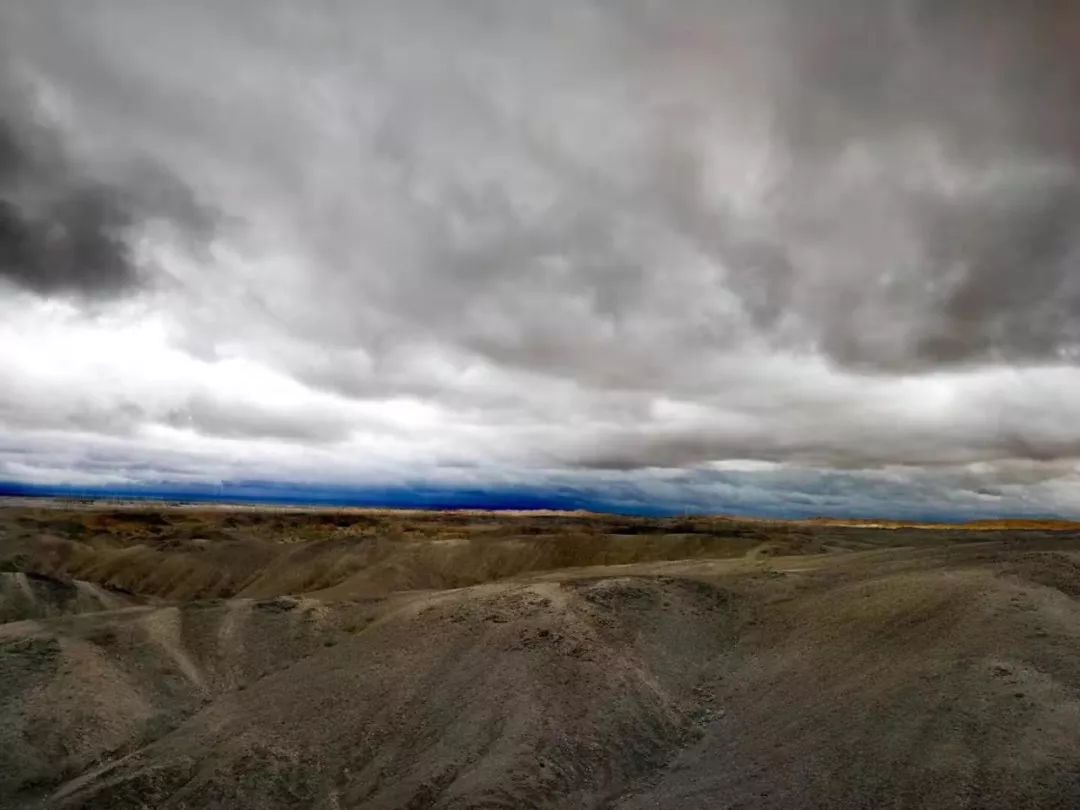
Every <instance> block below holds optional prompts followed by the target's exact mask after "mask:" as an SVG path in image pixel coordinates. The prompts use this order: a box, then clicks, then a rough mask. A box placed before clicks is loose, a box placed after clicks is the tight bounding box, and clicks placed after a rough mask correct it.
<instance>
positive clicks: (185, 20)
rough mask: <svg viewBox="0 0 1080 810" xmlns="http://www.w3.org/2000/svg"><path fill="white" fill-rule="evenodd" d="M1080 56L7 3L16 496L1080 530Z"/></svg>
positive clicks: (2, 61)
mask: <svg viewBox="0 0 1080 810" xmlns="http://www.w3.org/2000/svg"><path fill="white" fill-rule="evenodd" d="M1078 50H1080V8H1078V7H1077V6H1076V4H1075V3H1071V2H1065V1H1064V0H1062V1H1061V2H1058V0H1046V2H1041V3H1032V4H1018V3H1014V2H1005V0H1000V1H999V0H989V2H977V1H976V0H951V2H947V3H941V2H930V0H883V1H882V2H877V3H866V2H858V0H810V1H809V2H796V1H795V0H767V1H766V2H761V1H760V0H755V1H754V2H751V0H725V1H724V2H697V0H681V1H680V2H671V3H663V4H658V3H653V2H648V1H647V0H627V2H620V3H612V2H603V1H602V0H593V1H592V2H585V3H581V2H569V0H566V2H562V1H561V0H557V1H556V2H552V3H545V4H542V5H538V4H533V3H525V2H510V3H506V2H488V1H487V0H475V1H474V2H468V3H459V4H453V5H448V4H445V3H437V2H433V1H432V2H427V1H426V0H425V1H421V2H413V3H407V4H402V3H397V2H372V3H364V4H349V3H338V2H330V0H326V1H325V2H315V3H309V4H305V5H303V6H298V5H296V4H293V3H287V2H284V0H267V1H265V2H253V0H233V1H232V2H229V3H210V2H190V3H184V4H174V3H166V2H147V3H141V4H139V5H138V6H137V7H132V6H131V5H130V4H125V3H121V2H116V1H114V0H87V1H86V2H83V3H80V4H78V5H75V4H30V3H10V4H5V6H4V7H3V8H2V9H0V65H2V66H3V71H4V73H5V75H4V76H3V77H2V80H0V87H3V88H5V89H4V90H3V91H2V92H0V280H2V281H5V282H7V286H6V287H3V288H0V289H3V290H6V292H3V293H0V294H2V295H4V296H5V297H4V299H3V300H2V301H0V306H2V308H3V313H2V318H0V339H2V341H3V342H0V374H2V375H3V378H4V379H5V380H6V381H7V383H8V384H7V385H6V386H4V388H3V390H2V391H0V431H3V432H4V437H5V445H4V446H5V447H6V448H7V450H6V452H7V454H8V455H7V456H4V457H3V458H6V459H8V460H7V461H2V460H0V465H4V464H6V465H7V466H6V467H4V466H0V478H4V477H8V478H14V479H20V480H21V479H26V478H34V476H35V473H34V472H33V471H34V469H36V467H35V464H37V465H38V466H40V469H41V470H50V471H51V472H48V473H47V474H46V473H45V472H42V473H41V475H42V476H43V477H45V478H50V479H51V478H55V477H57V476H58V475H60V476H61V477H62V473H60V472H57V470H61V471H62V470H63V469H64V465H63V464H58V462H57V461H56V458H55V452H54V450H51V449H50V450H46V449H44V448H54V447H55V445H54V444H53V442H54V441H56V440H57V439H58V437H64V438H66V440H67V441H69V442H71V443H72V445H73V446H74V447H85V448H88V450H87V452H90V451H89V448H98V449H97V450H94V452H95V453H97V452H99V451H100V448H101V447H103V446H107V447H108V448H109V450H108V452H109V454H110V455H109V457H110V458H116V459H118V461H117V462H116V465H115V466H114V467H111V468H110V469H111V470H113V471H112V472H110V473H109V474H108V477H110V480H111V478H115V477H116V476H118V475H119V476H120V477H121V478H122V477H124V476H127V477H128V478H130V479H131V480H134V481H141V480H154V476H155V475H157V476H158V478H159V479H160V480H167V479H173V478H176V477H177V476H180V477H184V478H185V480H186V479H187V478H188V477H192V476H194V477H198V476H199V475H204V476H205V477H206V478H207V479H208V480H218V479H221V478H245V479H250V478H258V477H263V478H266V479H268V480H269V479H275V480H286V479H288V480H297V479H302V480H309V479H310V480H313V481H325V482H327V483H328V484H330V483H333V484H335V485H349V484H350V483H354V482H360V481H365V482H372V481H376V482H377V481H385V480H390V479H393V480H424V481H441V480H446V481H450V482H459V483H461V482H466V483H468V482H472V483H476V482H480V483H485V482H486V483H491V482H499V481H513V482H514V484H515V486H517V485H526V484H528V483H529V482H532V483H533V484H535V486H537V487H539V488H543V487H545V486H558V487H574V486H580V487H582V488H589V487H600V488H601V489H602V488H604V487H607V489H608V491H610V492H615V491H616V490H617V491H620V492H625V491H630V490H632V491H633V492H634V493H636V494H633V495H632V496H630V495H628V496H627V497H628V498H631V500H633V499H635V498H636V499H639V500H648V499H650V498H653V499H660V500H662V501H663V502H665V503H671V504H678V503H681V502H683V501H685V502H686V503H688V504H692V505H693V506H694V508H702V509H708V508H715V509H720V510H723V509H738V508H751V509H752V508H755V504H758V505H761V504H764V503H766V502H767V503H769V504H770V507H769V508H771V509H779V510H781V511H782V503H783V500H782V495H781V494H780V493H782V489H783V487H784V486H790V487H792V492H791V504H792V509H795V510H796V511H803V510H811V509H812V508H813V505H814V504H820V505H821V507H822V509H828V510H832V511H837V510H838V511H844V510H845V509H849V511H851V510H854V511H859V512H860V513H867V512H872V511H873V510H874V508H875V505H877V506H880V508H881V509H882V510H884V511H885V512H893V513H895V512H898V511H903V510H905V509H908V507H907V506H904V504H905V503H907V504H909V505H910V504H915V503H918V504H919V506H918V507H915V506H911V509H916V508H917V509H923V510H924V511H927V512H929V511H934V512H935V514H938V513H939V512H941V511H942V510H937V511H935V510H933V509H931V506H930V505H928V500H927V498H928V497H929V494H930V493H934V492H938V493H939V495H940V498H941V501H942V503H944V504H946V506H945V507H943V511H945V512H947V511H948V510H949V509H950V508H954V507H953V506H949V504H954V506H955V509H956V511H958V512H965V510H966V512H976V511H980V510H986V509H990V510H998V511H1002V512H1009V511H1011V512H1017V513H1024V514H1028V513H1033V512H1039V511H1040V510H1042V511H1047V512H1070V513H1073V512H1078V511H1080V498H1078V497H1077V496H1075V495H1069V494H1068V493H1069V491H1070V486H1071V482H1076V481H1077V479H1078V478H1080V468H1078V466H1077V464H1078V462H1077V458H1078V456H1080V428H1078V427H1077V423H1076V420H1075V418H1074V416H1073V412H1074V410H1075V403H1076V402H1077V401H1078V400H1077V397H1080V371H1078V370H1077V368H1076V363H1077V359H1078V357H1080V272H1077V263H1078V260H1080V229H1078V228H1077V223H1078V215H1080V118H1078V113H1077V112H1076V111H1077V110H1080V62H1078V61H1077V60H1076V58H1075V54H1076V53H1077V52H1078ZM155 459H160V465H159V466H158V467H155ZM67 464H68V466H69V467H71V469H72V470H76V469H77V470H78V474H79V475H80V476H83V477H85V475H86V474H87V470H88V469H90V467H88V466H87V464H89V462H88V461H83V462H80V461H78V459H77V458H75V459H73V460H70V461H69V462H68V463H67ZM94 464H95V465H96V466H93V469H95V470H100V469H101V467H100V465H99V464H97V462H95V463H94ZM155 469H157V470H158V472H157V473H154V472H153V471H154V470H155ZM4 470H7V472H6V473H5V472H4ZM115 470H124V471H125V472H123V473H117V472H115ZM1033 470H1034V471H1036V473H1037V474H1036V473H1033V472H1032V471H1033ZM200 471H202V472H200ZM74 474H75V473H74V472H73V473H72V475H74ZM103 474H104V473H103ZM718 476H719V477H718ZM733 476H734V477H733ZM740 476H741V477H740ZM1033 476H1034V477H1033ZM736 479H738V481H736ZM838 481H842V482H843V484H844V486H843V487H840V488H838V489H837V490H836V491H835V492H831V491H827V490H828V487H827V486H826V483H825V482H833V483H835V482H838ZM575 482H576V483H575ZM770 482H771V483H770ZM815 482H818V483H815ZM860 482H861V485H862V486H863V489H862V490H859V486H860ZM980 482H981V483H980ZM736 483H738V486H736ZM837 486H838V487H839V485H837ZM890 486H893V487H895V488H896V490H895V492H896V493H897V494H896V496H895V498H891V497H890V495H889V494H888V493H889V490H888V487H890ZM628 487H629V488H630V489H629V490H627V488H628ZM796 490H797V491H798V492H801V493H802V494H801V495H799V494H797V492H796ZM590 491H592V490H590ZM680 493H681V494H680ZM710 493H712V494H711V495H710ZM830 493H831V494H830ZM954 495H955V496H956V499H955V500H954V498H953V496H954ZM710 498H713V500H712V501H710ZM778 498H779V500H777V499H778ZM815 498H816V499H817V500H814V499H815ZM755 499H756V500H755ZM806 499H809V501H808V502H806V503H804V500H806ZM800 504H801V505H800ZM845 504H847V506H845ZM909 511H910V510H909Z"/></svg>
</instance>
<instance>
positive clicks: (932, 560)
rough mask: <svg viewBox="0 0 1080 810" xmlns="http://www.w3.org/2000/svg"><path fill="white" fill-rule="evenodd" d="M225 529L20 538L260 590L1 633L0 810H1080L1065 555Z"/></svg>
mask: <svg viewBox="0 0 1080 810" xmlns="http://www.w3.org/2000/svg"><path fill="white" fill-rule="evenodd" d="M218 514H219V516H220V517H219V518H217V522H216V523H213V524H211V523H208V522H207V520H206V519H205V518H203V517H199V518H198V519H197V520H196V519H194V518H192V517H191V516H183V515H181V516H180V517H178V516H177V515H174V514H171V513H165V515H164V518H163V520H162V521H155V520H149V519H147V520H141V521H140V520H136V521H126V522H124V523H123V525H124V527H125V528H124V529H123V530H122V531H121V530H116V531H115V532H112V531H110V529H111V528H112V527H113V524H112V523H111V522H104V523H98V524H96V528H94V529H93V530H92V531H87V532H86V533H85V534H84V535H81V536H78V537H76V536H74V535H72V534H70V533H69V534H68V535H66V536H64V537H60V536H59V535H60V532H59V531H58V530H57V529H56V523H57V521H58V518H56V517H55V516H52V517H50V516H46V515H35V516H33V524H34V525H33V526H31V527H29V528H30V532H29V533H27V534H26V535H25V536H24V539H25V541H26V542H25V543H24V544H23V545H22V546H21V548H22V551H21V552H20V553H25V552H27V550H29V553H31V554H32V555H34V554H36V555H37V556H34V557H33V559H35V560H37V561H38V562H39V563H40V562H42V561H48V560H49V559H50V557H49V554H48V549H52V548H56V547H57V546H58V544H59V546H60V547H63V548H67V546H64V545H63V544H73V545H78V546H80V547H86V548H88V549H89V550H90V551H89V553H90V554H95V555H101V556H100V557H99V560H100V559H104V558H105V556H107V555H108V554H110V553H111V554H123V553H125V549H131V548H139V549H142V550H140V551H139V552H138V555H135V556H133V559H141V555H143V554H147V553H151V552H152V553H153V554H161V555H167V556H170V558H173V559H182V558H183V556H184V555H187V554H189V553H190V554H192V555H198V554H207V555H209V557H208V558H215V559H220V560H224V561H225V562H224V564H225V565H226V566H233V568H231V569H229V572H228V577H229V578H230V581H231V582H232V583H233V585H231V586H230V588H232V589H234V590H237V591H238V592H243V593H250V594H256V595H255V596H250V597H235V598H229V599H220V598H210V599H190V598H186V597H174V601H172V602H169V603H160V602H158V603H153V604H138V603H136V602H132V603H130V604H125V605H123V606H120V607H116V608H114V609H109V610H100V609H97V610H95V611H92V612H67V613H63V615H58V614H57V613H53V614H49V613H40V615H35V616H33V617H29V616H26V615H25V608H24V609H23V614H20V615H19V618H20V619H21V620H18V621H9V622H7V623H3V624H0V806H3V807H80V808H125V807H132V808H134V807H145V806H153V807H162V808H203V807H209V808H214V807H218V808H232V807H265V808H298V807H305V808H306V807H322V808H345V807H364V808H380V807H385V808H401V807H408V808H428V807H430V808H472V807H507V808H510V807H515V808H516V807H553V808H562V807H568V808H569V807H574V808H577V807H597V808H600V807H604V808H645V807H680V808H681V807H687V808H695V807H700V808H706V807H709V808H711V807H717V806H722V807H723V806H744V807H778V808H780V807H783V808H789V807H796V808H798V807H822V806H832V807H871V806H898V807H1002V808H1004V807H1034V806H1038V807H1074V806H1077V805H1078V804H1080V785H1078V783H1077V782H1076V779H1075V774H1076V773H1077V772H1080V654H1078V653H1077V652H1076V651H1077V650H1078V649H1080V645H1078V643H1077V642H1078V641H1080V630H1078V629H1077V628H1080V602H1078V600H1077V597H1078V596H1080V540H1078V539H1077V538H1075V537H1072V536H1071V535H1068V534H1060V533H1054V534H1051V533H1039V532H1035V533H1005V534H993V533H988V532H978V533H973V535H972V537H970V538H969V537H968V536H966V535H964V534H963V533H962V532H956V531H950V532H949V533H947V536H946V535H942V536H935V535H934V534H933V533H932V532H928V531H926V530H917V531H911V532H908V531H907V530H904V529H890V530H888V531H879V530H875V529H872V528H868V527H818V528H817V529H815V530H813V531H812V532H810V533H809V534H805V533H804V532H805V531H806V530H805V529H799V530H798V531H790V532H788V531H783V532H779V533H778V534H776V535H766V536H762V535H760V534H758V533H757V532H758V531H760V530H759V529H755V530H754V531H749V530H747V531H745V532H744V530H743V528H742V527H740V526H739V525H737V524H735V523H734V522H732V524H731V525H730V526H729V529H730V530H731V532H732V534H731V535H730V536H722V535H720V534H719V529H718V528H717V524H715V523H701V524H692V525H687V524H686V523H685V522H674V521H666V522H657V523H656V524H650V523H649V522H636V523H632V524H625V523H621V522H619V521H614V520H612V521H608V520H607V519H602V518H598V517H597V516H566V515H550V516H540V517H534V516H528V517H523V518H520V519H519V518H498V519H495V518H491V519H489V518H488V517H487V516H483V515H477V514H469V515H460V516H455V517H454V518H453V519H449V518H445V517H443V516H434V517H431V518H426V517H424V516H416V515H413V516H410V517H409V518H408V521H406V522H404V523H402V522H401V521H402V520H403V519H402V518H401V517H400V516H398V517H394V518H393V519H392V520H390V519H389V518H386V517H385V516H381V515H366V516H362V517H363V521H362V522H361V523H360V524H356V523H354V522H352V517H350V516H347V517H342V516H337V517H336V518H335V520H333V521H327V520H325V519H324V517H323V516H318V517H317V518H310V519H311V520H313V521H315V524H314V525H312V526H305V525H304V524H303V523H302V522H298V518H296V517H295V516H293V515H287V516H286V517H287V520H286V519H283V518H281V516H278V515H276V514H274V513H268V515H266V516H262V517H261V518H260V517H257V516H253V515H250V514H243V515H233V514H231V513H228V512H221V513H218ZM111 520H112V518H110V521H111ZM388 520H390V522H387V521H388ZM88 521H89V518H87V516H86V515H82V516H81V517H80V519H79V520H76V521H74V522H76V523H78V524H79V525H84V523H86V522H88ZM260 521H261V522H260ZM278 521H281V522H278ZM394 521H397V522H394ZM178 522H179V523H183V524H184V525H185V526H186V528H185V529H184V532H187V533H189V534H190V535H192V536H190V537H187V538H186V539H185V538H183V537H179V536H178V534H179V533H180V532H179V530H178V528H177V525H178ZM230 522H231V523H230ZM45 525H47V526H48V527H49V529H48V531H41V529H42V527H43V526H45ZM215 525H216V526H217V527H218V528H219V529H220V531H221V532H222V533H223V535H222V536H221V537H219V539H218V540H209V539H208V538H206V537H205V535H206V533H207V530H208V529H211V528H213V527H214V526H215ZM260 527H261V529H265V530H266V536H265V537H261V538H260V537H258V536H253V535H251V534H247V533H251V532H254V533H255V535H257V534H258V532H259V531H260ZM692 529H693V530H692ZM654 530H655V531H654ZM102 531H104V532H105V534H104V536H102V535H99V534H96V533H97V532H102ZM122 532H132V534H131V536H130V537H127V540H125V536H126V535H124V534H123V533H122ZM976 534H977V536H978V539H977V540H975V539H973V538H974V537H975V535H976ZM43 538H44V539H43ZM571 538H577V539H578V540H580V543H581V544H580V546H577V547H575V546H572V545H571V542H572V540H571ZM581 538H586V539H581ZM202 539H206V542H205V543H201V542H196V541H199V540H202ZM192 543H194V547H192V546H191V545H190V544H192ZM215 543H220V544H221V546H222V547H221V548H219V549H217V550H214V548H213V545H214V544H215ZM247 545H250V546H252V547H258V548H260V549H262V551H261V552H260V553H258V554H256V555H255V556H254V557H253V558H252V561H251V563H250V564H249V566H248V568H246V569H245V568H244V567H243V563H242V560H241V558H239V557H237V556H235V555H236V552H237V549H238V548H242V547H244V546H247ZM192 548H196V549H201V550H198V551H195V550H191V549H192ZM35 549H36V551H35ZM43 549H45V550H46V551H45V553H41V552H42V550H43ZM675 549H678V550H679V551H680V552H685V551H687V550H689V551H690V553H689V554H687V557H686V558H684V559H677V558H670V557H669V556H668V555H669V554H673V553H674V551H673V550H675ZM736 552H737V553H736ZM126 553H129V554H133V555H134V552H131V551H130V550H128V551H127V552H126ZM705 554H711V555H712V556H705ZM604 555H616V556H615V558H614V560H612V559H609V558H607V557H605V556H604ZM67 559H68V560H70V559H71V557H68V558H67ZM597 560H599V561H600V563H601V564H595V563H596V561H597ZM590 563H592V564H590ZM140 565H141V563H140ZM324 565H325V566H328V567H326V568H325V570H323V568H322V566H324ZM135 567H136V568H139V566H135ZM92 570H93V569H92ZM108 572H109V573H108V576H109V578H110V579H111V578H114V577H117V576H119V577H121V578H123V577H125V576H136V575H135V574H132V572H131V571H129V570H127V569H124V568H122V567H121V568H116V569H113V568H109V569H108ZM137 577H139V578H140V581H142V582H144V583H145V582H151V583H152V582H154V581H153V580H148V579H146V572H145V571H143V570H142V569H141V568H139V573H138V574H137ZM3 581H4V583H5V584H4V585H3V588H4V590H3V591H0V593H3V594H8V593H9V592H10V593H14V591H15V589H21V588H23V583H24V582H26V583H32V582H38V583H39V586H40V588H41V589H49V588H53V589H55V588H61V589H62V588H68V589H73V588H76V587H77V584H76V583H72V584H65V583H63V582H53V581H48V580H42V579H37V580H35V579H34V578H32V577H24V578H23V579H20V578H18V577H16V576H14V575H12V574H8V575H7V576H6V577H5V578H4V580H3ZM185 581H187V582H190V580H183V579H181V580H176V581H174V582H172V584H170V582H169V581H167V580H164V579H163V580H161V581H160V583H159V584H161V583H163V584H161V588H162V591H163V592H172V593H174V594H175V593H184V592H186V591H185V589H186V588H187V587H188V586H186V585H184V584H183V583H184V582H185ZM296 582H307V583H311V584H312V585H314V586H321V587H315V588H311V587H307V588H305V587H298V588H294V589H293V592H292V593H286V592H285V591H284V590H283V588H285V587H286V586H287V585H288V583H296ZM326 582H329V583H330V585H329V587H325V586H323V583H326ZM474 582H475V583H477V584H472V583H474ZM178 583H179V584H178ZM463 585H464V586H465V587H461V586H463ZM43 592H44V591H43ZM65 593H67V591H65ZM69 596H70V594H69ZM72 598H73V599H75V601H77V598H78V597H72ZM38 600H39V602H41V603H42V604H48V605H60V604H61V602H62V600H61V599H60V598H59V597H50V598H49V599H44V598H43V597H40V596H39V597H38ZM50 600H51V601H50ZM0 604H13V603H12V602H11V601H10V599H7V601H3V602H0ZM64 604H68V603H67V602H65V603H64ZM99 608H100V606H99Z"/></svg>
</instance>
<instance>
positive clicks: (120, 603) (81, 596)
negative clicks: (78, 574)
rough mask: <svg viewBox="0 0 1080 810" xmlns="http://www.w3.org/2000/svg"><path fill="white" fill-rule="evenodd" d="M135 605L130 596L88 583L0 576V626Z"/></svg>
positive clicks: (13, 574) (10, 574) (37, 576)
mask: <svg viewBox="0 0 1080 810" xmlns="http://www.w3.org/2000/svg"><path fill="white" fill-rule="evenodd" d="M138 603H139V600H138V599H136V598H135V597H134V596H133V595H131V594H126V593H122V592H120V591H115V590H112V591H110V590H106V589H105V588H102V587H101V586H99V585H95V584H93V583H91V582H83V581H80V580H69V581H65V580H60V579H56V578H54V577H50V576H48V575H45V574H36V573H29V574H27V573H22V572H6V573H0V624H2V623H4V622H14V621H21V620H23V619H44V618H47V617H49V616H63V615H65V614H69V613H91V612H94V611H99V610H112V609H115V608H120V607H127V606H130V605H134V604H138Z"/></svg>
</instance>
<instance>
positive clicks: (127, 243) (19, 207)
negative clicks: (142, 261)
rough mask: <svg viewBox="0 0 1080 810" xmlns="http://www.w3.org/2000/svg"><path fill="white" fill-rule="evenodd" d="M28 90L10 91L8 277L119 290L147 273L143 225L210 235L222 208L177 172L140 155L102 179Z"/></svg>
mask: <svg viewBox="0 0 1080 810" xmlns="http://www.w3.org/2000/svg"><path fill="white" fill-rule="evenodd" d="M20 90H21V88H20V89H19V90H15V89H12V88H10V87H9V88H5V89H4V91H3V92H0V279H2V280H5V281H7V282H9V283H13V284H15V285H17V286H19V287H22V288H25V289H28V290H31V291H33V292H36V293H39V294H44V295H48V294H67V293H75V294H79V295H84V296H87V297H106V296H113V295H117V294H119V293H122V292H125V291H128V290H131V289H133V288H137V287H139V286H140V285H142V284H143V283H144V282H145V281H146V278H145V273H144V271H143V268H141V267H140V266H139V264H138V261H137V259H136V256H135V254H134V252H133V248H132V244H131V238H132V232H133V229H134V228H135V227H136V226H138V225H140V224H142V223H144V222H146V221H148V220H151V219H155V218H156V219H165V220H168V221H170V222H171V223H173V224H175V225H179V226H180V227H181V228H182V229H183V230H184V231H185V232H186V233H190V234H192V235H195V234H197V235H198V236H199V237H200V238H202V239H205V238H207V237H208V236H209V234H210V233H211V232H212V230H213V226H214V217H213V216H212V215H211V213H210V211H209V209H207V208H205V207H203V206H200V205H199V204H197V203H196V202H195V200H194V197H193V196H192V194H191V191H190V190H189V189H188V188H186V187H185V186H184V185H183V184H182V183H181V182H180V181H178V180H177V179H176V178H175V177H173V176H171V175H170V174H169V173H167V172H165V171H164V170H163V169H161V168H160V167H158V166H155V165H153V164H152V163H149V162H146V161H138V160H132V161H131V162H130V165H127V166H125V167H124V169H123V172H122V174H121V177H120V179H119V181H118V182H108V181H104V180H99V179H95V177H94V176H93V175H92V174H91V173H90V172H89V171H87V170H86V169H84V168H81V167H80V166H78V165H77V163H76V161H74V160H73V158H72V156H71V155H70V153H69V151H68V150H67V149H66V148H65V146H64V143H63V139H62V137H61V135H60V133H59V132H58V131H57V130H56V129H55V128H54V127H52V126H50V125H49V123H48V122H47V120H46V119H45V117H44V115H43V114H42V112H41V111H40V110H39V109H38V108H37V107H36V105H35V104H34V103H33V101H32V99H28V98H27V94H26V93H25V92H20Z"/></svg>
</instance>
